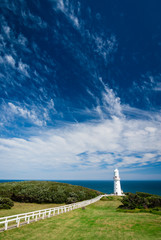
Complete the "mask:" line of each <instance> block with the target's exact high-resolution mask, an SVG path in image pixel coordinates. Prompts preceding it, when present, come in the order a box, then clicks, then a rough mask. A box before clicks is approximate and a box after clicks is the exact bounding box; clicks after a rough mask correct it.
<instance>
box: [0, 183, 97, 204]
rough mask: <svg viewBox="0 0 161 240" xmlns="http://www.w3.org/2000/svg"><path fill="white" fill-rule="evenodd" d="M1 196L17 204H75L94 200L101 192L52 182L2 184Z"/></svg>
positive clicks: (0, 187)
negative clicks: (7, 197)
mask: <svg viewBox="0 0 161 240" xmlns="http://www.w3.org/2000/svg"><path fill="white" fill-rule="evenodd" d="M0 193H1V196H3V197H6V195H7V194H8V196H9V198H11V199H12V200H13V201H17V202H31V203H32V202H35V203H73V202H77V201H83V200H87V199H91V198H94V197H96V196H98V195H100V194H101V192H98V191H95V190H92V189H88V188H85V187H81V186H75V185H71V184H67V183H58V182H50V181H24V182H12V183H5V184H4V183H0Z"/></svg>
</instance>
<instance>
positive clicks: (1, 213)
mask: <svg viewBox="0 0 161 240" xmlns="http://www.w3.org/2000/svg"><path fill="white" fill-rule="evenodd" d="M61 205H65V204H53V203H48V204H42V203H41V204H37V203H19V202H14V206H13V207H12V208H11V209H0V217H5V216H11V215H16V214H20V213H26V212H32V211H36V210H40V209H46V208H52V207H57V206H61Z"/></svg>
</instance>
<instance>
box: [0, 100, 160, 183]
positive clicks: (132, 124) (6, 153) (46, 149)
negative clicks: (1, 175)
mask: <svg viewBox="0 0 161 240" xmlns="http://www.w3.org/2000/svg"><path fill="white" fill-rule="evenodd" d="M10 107H11V108H12V109H13V111H14V112H15V113H18V114H21V115H22V116H24V117H31V118H32V115H31V114H30V113H29V112H27V111H26V110H24V109H20V108H17V107H15V106H14V105H12V104H10ZM33 118H34V117H33ZM147 128H156V129H157V131H155V132H153V134H152V135H151V133H150V132H148V131H147ZM160 135H161V127H160V124H159V123H156V122H149V121H143V120H137V121H136V120H127V119H119V118H117V117H115V118H113V119H112V120H104V121H101V122H99V123H92V122H91V123H83V124H70V125H67V126H65V127H62V128H59V129H53V130H52V129H50V131H45V132H43V133H42V134H41V135H37V136H33V137H30V138H29V139H28V140H25V139H20V138H12V139H3V138H1V139H0V146H2V150H3V151H1V153H0V159H3V162H5V163H8V165H11V164H13V163H14V165H15V166H16V164H18V162H19V161H21V164H22V166H21V170H23V169H24V168H25V166H26V165H27V164H28V166H30V167H34V168H36V169H37V171H38V172H39V171H40V169H39V168H43V169H46V170H48V171H49V170H50V171H51V170H52V169H53V171H58V172H60V169H63V168H64V167H65V168H66V170H67V171H68V170H69V171H70V170H71V169H72V168H73V167H72V166H73V165H75V166H77V169H79V171H80V172H81V171H82V173H83V171H89V169H91V171H98V172H100V174H101V171H103V170H101V168H100V166H101V165H102V164H109V167H108V169H111V168H113V167H114V166H118V167H122V168H126V167H131V166H133V164H134V165H135V164H137V166H146V165H147V163H148V164H150V163H155V162H157V161H161V159H159V158H158V155H159V154H161V143H160V141H159V140H160ZM138 156H139V157H138ZM117 159H121V161H117ZM3 162H2V163H1V165H3ZM6 166H7V164H6ZM19 168H20V166H19ZM63 171H64V170H63ZM31 177H32V176H31ZM94 177H95V176H93V178H94ZM53 178H54V176H53ZM60 178H62V179H63V175H61V176H60Z"/></svg>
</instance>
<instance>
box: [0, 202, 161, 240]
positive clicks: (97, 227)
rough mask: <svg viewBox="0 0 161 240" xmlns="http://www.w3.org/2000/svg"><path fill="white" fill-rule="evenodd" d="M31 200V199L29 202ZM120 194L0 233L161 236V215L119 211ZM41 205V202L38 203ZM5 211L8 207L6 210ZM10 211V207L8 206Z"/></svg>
mask: <svg viewBox="0 0 161 240" xmlns="http://www.w3.org/2000/svg"><path fill="white" fill-rule="evenodd" d="M26 204H27V203H26ZM120 204H121V202H120V201H119V198H116V200H115V199H113V200H112V199H111V201H109V200H107V199H104V200H103V201H98V202H96V203H94V204H91V205H89V206H87V207H86V208H85V209H81V208H80V209H76V210H73V211H71V212H67V213H64V214H60V215H57V216H54V217H51V218H47V219H45V220H41V221H38V222H34V223H31V224H29V225H25V226H22V227H20V228H15V229H12V230H9V231H6V232H2V233H0V239H6V240H21V239H23V240H29V239H32V240H36V239H39V240H44V239H51V240H57V239H59V240H64V239H65V240H71V239H72V240H87V239H93V240H104V239H105V240H106V239H108V240H115V239H118V240H122V239H125V240H126V239H131V240H138V239H139V240H153V239H155V240H159V239H161V238H160V236H161V216H160V215H157V214H150V213H144V212H140V213H133V212H131V213H124V212H120V211H117V207H118V206H119V205H120ZM38 207H39V206H38ZM3 211H4V210H3ZM5 211H6V212H9V211H10V210H5Z"/></svg>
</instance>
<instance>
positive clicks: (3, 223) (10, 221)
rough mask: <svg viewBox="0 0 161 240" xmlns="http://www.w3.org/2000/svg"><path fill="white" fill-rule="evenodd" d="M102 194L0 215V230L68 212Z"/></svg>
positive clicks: (94, 199) (96, 199) (98, 198)
mask: <svg viewBox="0 0 161 240" xmlns="http://www.w3.org/2000/svg"><path fill="white" fill-rule="evenodd" d="M103 196H106V195H100V196H98V197H96V198H93V199H90V200H85V201H82V202H77V203H72V204H68V205H64V206H60V207H54V208H48V209H43V210H38V211H34V212H28V213H21V214H18V215H12V216H7V217H2V218H0V231H4V230H7V229H11V228H15V227H20V226H21V225H24V224H29V223H31V222H35V221H38V220H40V219H44V218H48V217H52V216H55V215H58V214H61V213H65V212H69V211H71V210H74V209H77V208H81V207H85V206H87V205H89V204H91V203H94V202H97V201H99V200H100V199H101V198H102V197H103Z"/></svg>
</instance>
